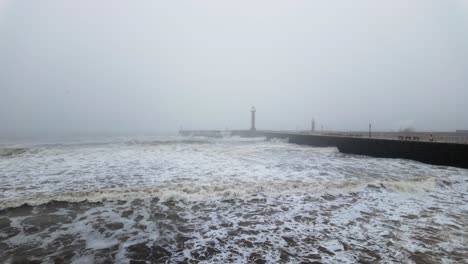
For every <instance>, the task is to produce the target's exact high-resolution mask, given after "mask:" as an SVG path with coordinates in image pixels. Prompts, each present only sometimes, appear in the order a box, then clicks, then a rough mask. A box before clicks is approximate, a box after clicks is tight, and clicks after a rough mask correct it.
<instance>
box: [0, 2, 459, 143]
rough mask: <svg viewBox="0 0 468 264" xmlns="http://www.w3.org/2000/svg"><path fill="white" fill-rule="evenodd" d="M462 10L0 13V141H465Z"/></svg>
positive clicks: (49, 6) (145, 7)
mask: <svg viewBox="0 0 468 264" xmlns="http://www.w3.org/2000/svg"><path fill="white" fill-rule="evenodd" d="M467 3H468V2H467V1H464V0H446V1H439V0H413V1H407V0H393V1H373V0H362V1H239V0H238V1H88V0H80V1H59V0H57V1H50V0H43V1H33V0H27V1H26V0H25V1H1V0H0V135H1V137H3V138H7V137H29V136H38V135H41V136H57V135H122V134H125V135H132V134H135V135H136V134H153V133H154V134H157V133H163V132H164V133H166V132H175V131H177V130H178V129H179V128H180V127H181V126H182V127H183V128H186V129H226V128H229V129H248V128H249V118H250V113H249V110H250V107H251V106H255V107H256V108H257V128H258V129H290V130H295V129H309V125H310V120H311V119H312V118H315V120H316V124H317V126H318V127H320V126H322V125H323V126H324V128H325V129H327V130H348V131H349V130H366V129H367V126H368V124H369V122H371V123H372V125H373V128H374V129H375V130H381V131H385V130H394V131H396V130H398V129H400V128H403V127H413V128H414V129H416V130H419V131H453V130H455V129H468V118H467V113H468V103H467V101H466V100H467V98H468V4H467Z"/></svg>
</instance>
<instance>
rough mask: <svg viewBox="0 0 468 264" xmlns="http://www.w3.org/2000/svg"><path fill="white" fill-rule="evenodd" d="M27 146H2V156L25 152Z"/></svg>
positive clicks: (0, 151)
mask: <svg viewBox="0 0 468 264" xmlns="http://www.w3.org/2000/svg"><path fill="white" fill-rule="evenodd" d="M27 150H28V149H27V148H0V157H11V156H16V155H20V154H23V153H25V152H26V151H27Z"/></svg>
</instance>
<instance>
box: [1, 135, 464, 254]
mask: <svg viewBox="0 0 468 264" xmlns="http://www.w3.org/2000/svg"><path fill="white" fill-rule="evenodd" d="M467 260H468V170H466V169H460V168H454V167H445V166H435V165H429V164H423V163H419V162H416V161H411V160H403V159H385V158H372V157H367V156H358V155H348V154H343V153H340V152H339V151H338V150H337V149H336V148H317V147H310V146H300V145H295V144H290V143H288V142H287V140H267V139H265V138H240V137H231V136H228V135H226V136H224V137H222V138H204V137H179V136H160V137H156V136H155V137H133V138H131V137H125V138H122V137H119V138H105V139H99V140H97V139H94V140H93V139H81V140H67V141H57V142H46V143H44V142H27V143H15V144H2V145H1V146H0V263H467Z"/></svg>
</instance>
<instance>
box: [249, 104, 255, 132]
mask: <svg viewBox="0 0 468 264" xmlns="http://www.w3.org/2000/svg"><path fill="white" fill-rule="evenodd" d="M255 112H256V110H255V107H254V106H252V109H251V110H250V113H252V117H251V125H250V131H255V130H256V129H255Z"/></svg>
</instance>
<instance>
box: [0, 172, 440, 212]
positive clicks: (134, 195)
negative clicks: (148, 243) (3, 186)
mask: <svg viewBox="0 0 468 264" xmlns="http://www.w3.org/2000/svg"><path fill="white" fill-rule="evenodd" d="M434 186H435V180H434V179H433V178H423V179H415V180H407V181H403V180H392V181H378V180H376V181H346V180H341V181H335V182H328V183H310V182H309V183H306V182H299V181H296V182H294V181H292V182H263V183H239V184H228V183H226V184H216V185H183V184H168V185H164V186H149V187H130V188H112V189H103V190H90V191H79V192H67V193H59V194H46V195H44V194H39V195H35V196H33V197H28V198H26V199H15V200H3V201H0V210H3V209H6V208H14V207H19V206H22V205H24V204H28V205H31V206H36V205H41V204H46V203H48V202H50V201H60V202H72V203H74V202H83V201H88V202H103V201H117V200H122V201H131V200H134V199H148V198H155V197H157V198H159V199H160V200H161V201H176V200H183V201H204V200H218V199H232V198H242V197H246V196H249V195H257V194H262V195H268V196H276V195H294V194H323V193H332V194H340V193H343V194H346V193H349V192H355V191H363V190H365V189H373V190H375V189H379V190H382V191H384V190H385V191H390V192H404V193H418V192H424V191H427V190H430V189H432V188H434Z"/></svg>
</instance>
